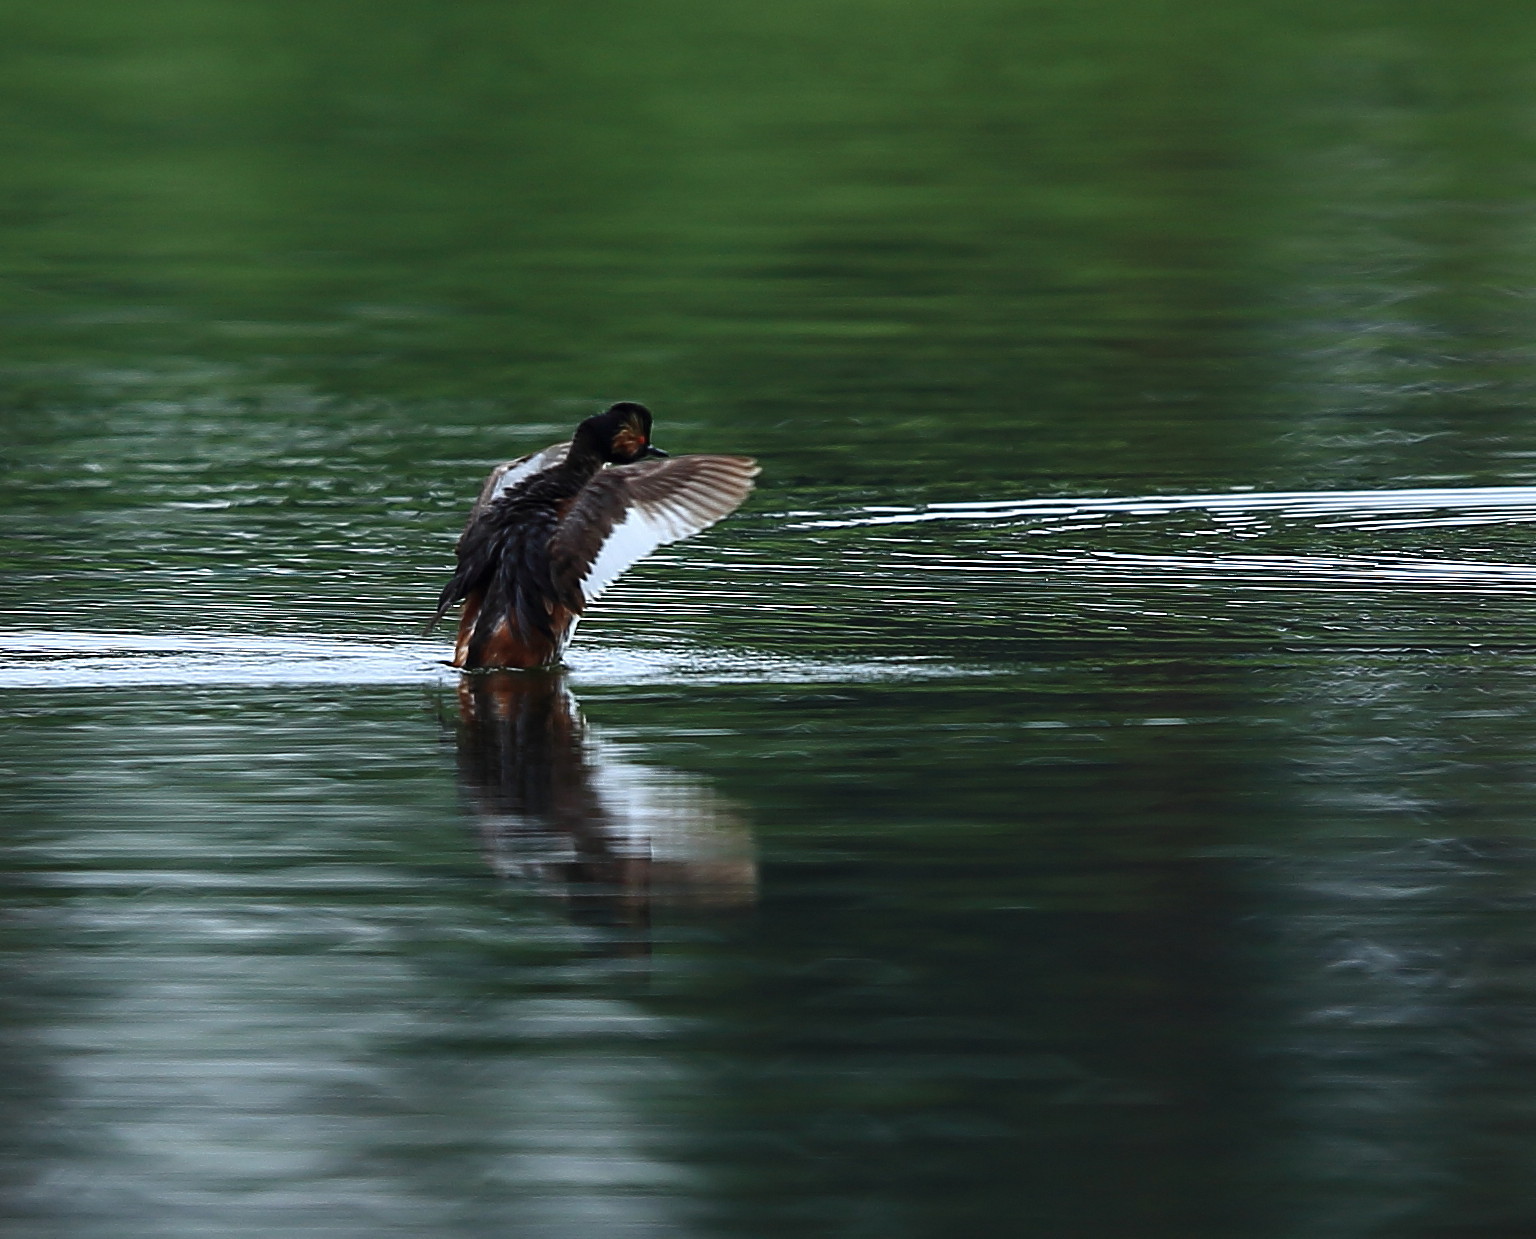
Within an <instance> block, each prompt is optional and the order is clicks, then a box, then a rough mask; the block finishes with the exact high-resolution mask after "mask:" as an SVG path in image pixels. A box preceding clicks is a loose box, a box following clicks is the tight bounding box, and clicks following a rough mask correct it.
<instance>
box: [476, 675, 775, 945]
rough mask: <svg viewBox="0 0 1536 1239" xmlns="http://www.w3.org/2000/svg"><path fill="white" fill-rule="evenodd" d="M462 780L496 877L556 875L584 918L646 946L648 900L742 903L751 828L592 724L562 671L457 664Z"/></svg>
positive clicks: (697, 784)
mask: <svg viewBox="0 0 1536 1239" xmlns="http://www.w3.org/2000/svg"><path fill="white" fill-rule="evenodd" d="M458 700H459V725H458V737H457V748H458V756H459V785H460V787H461V788H462V789H463V791H464V794H465V797H466V799H467V801H468V803H469V805H470V808H471V811H472V812H473V814H474V817H475V821H476V825H477V827H478V830H479V835H480V839H481V844H482V846H483V847H484V849H485V853H486V857H487V859H488V860H489V861H490V864H491V867H492V868H493V869H494V870H495V872H496V873H497V874H498V875H499V876H501V877H504V878H511V877H517V878H532V879H536V880H539V881H543V882H549V883H560V884H562V885H563V886H564V887H565V889H566V891H567V892H568V897H569V899H570V902H571V906H572V908H573V910H574V911H575V912H576V913H577V914H578V915H579V916H580V917H581V918H582V919H583V920H596V921H597V922H598V923H599V924H608V925H612V926H615V927H619V928H622V929H627V930H629V931H630V933H631V934H632V935H633V940H634V944H636V945H644V942H645V935H646V932H647V930H648V928H649V925H650V914H651V905H652V902H653V901H660V902H662V903H666V902H669V901H670V902H702V903H704V904H707V905H709V904H713V905H719V906H730V905H734V904H741V903H749V902H750V901H751V899H752V897H753V892H754V888H755V886H756V868H755V864H754V859H753V850H752V841H751V835H750V833H749V831H748V829H747V827H746V826H745V824H744V823H742V822H741V821H740V819H739V818H738V816H737V815H736V813H735V812H734V811H733V810H732V809H731V808H730V806H728V805H727V804H726V803H725V802H724V801H723V800H722V799H721V798H720V797H719V796H717V795H716V794H715V793H714V792H713V791H712V790H711V789H710V788H709V787H708V786H707V785H706V784H705V783H704V782H703V781H702V780H698V779H690V778H687V777H686V776H684V775H681V774H678V773H675V772H671V771H665V770H660V769H657V768H655V767H653V766H647V765H644V764H642V763H640V762H638V761H635V760H631V759H629V758H628V757H627V755H626V754H625V752H624V750H623V749H621V748H619V747H618V746H615V745H612V744H606V743H604V742H603V741H602V740H601V739H599V738H598V737H596V736H594V735H592V734H590V733H589V731H588V729H587V726H586V723H585V720H583V718H582V716H581V711H580V709H579V708H578V707H577V705H576V699H575V697H574V696H572V694H571V690H570V688H569V687H568V686H567V684H566V682H565V675H564V674H563V673H561V672H516V673H514V672H502V673H491V674H476V675H466V676H464V677H463V679H462V680H461V681H460V683H459V688H458Z"/></svg>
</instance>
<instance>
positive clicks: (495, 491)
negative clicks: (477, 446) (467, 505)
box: [475, 443, 571, 512]
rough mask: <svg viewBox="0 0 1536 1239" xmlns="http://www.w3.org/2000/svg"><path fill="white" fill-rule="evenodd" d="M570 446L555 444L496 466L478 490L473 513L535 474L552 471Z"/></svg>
mask: <svg viewBox="0 0 1536 1239" xmlns="http://www.w3.org/2000/svg"><path fill="white" fill-rule="evenodd" d="M570 446H571V445H570V444H569V443H555V444H552V445H551V446H549V447H546V448H543V449H541V450H540V451H537V452H530V453H529V454H528V455H527V456H519V457H518V458H517V459H516V460H509V461H507V463H506V464H504V465H497V466H496V467H495V468H494V469H492V470H491V473H490V476H489V477H488V478H486V479H485V485H484V486H483V487H481V489H480V498H479V499H477V500H475V511H477V512H478V511H479V510H480V509H481V508H483V507H485V506H486V505H487V504H491V503H494V502H495V501H496V500H498V499H500V498H501V497H502V496H503V495H505V494H506V493H507V492H508V491H509V490H511V489H512V488H513V487H514V486H519V485H521V484H522V483H523V482H526V481H527V480H528V479H529V478H531V477H533V476H534V475H535V474H537V473H543V472H544V470H546V469H553V468H554V467H555V466H556V465H558V464H559V463H560V462H561V461H562V460H564V459H565V453H566V451H567V450H569V448H570Z"/></svg>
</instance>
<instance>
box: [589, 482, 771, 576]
mask: <svg viewBox="0 0 1536 1239" xmlns="http://www.w3.org/2000/svg"><path fill="white" fill-rule="evenodd" d="M630 467H631V468H634V466H630ZM685 469H686V470H688V472H687V473H686V474H685V473H684V472H683V470H685ZM757 471H758V470H757V465H756V463H755V462H753V461H749V460H743V459H741V458H740V457H729V456H715V457H707V456H682V457H677V458H675V459H674V460H671V461H667V462H666V463H665V464H663V465H660V466H653V467H652V469H651V471H649V473H648V475H641V474H638V473H637V474H635V475H634V479H635V480H634V482H633V483H632V486H631V492H632V493H631V497H630V502H629V504H628V506H627V509H626V511H625V514H624V519H623V520H621V521H619V522H617V523H616V524H615V525H614V526H613V528H612V529H611V530H610V531H609V533H608V536H607V537H606V538H604V539H603V541H602V544H601V545H600V546H599V547H598V549H597V554H596V555H595V556H594V557H593V559H592V566H591V567H590V568H588V569H587V572H586V574H585V575H584V576H583V577H582V579H581V595H582V598H583V600H584V601H586V602H589V603H590V602H592V601H593V600H594V599H595V598H597V597H598V596H599V595H600V594H602V592H603V591H604V590H606V589H607V588H608V587H609V586H610V585H612V584H613V583H614V582H615V581H616V580H618V578H619V577H620V576H621V575H622V574H623V573H624V571H625V570H626V569H628V568H629V567H631V566H632V565H633V564H635V563H637V562H639V561H640V560H642V559H644V558H645V557H646V556H647V555H649V554H650V553H651V552H652V551H654V550H655V549H656V548H657V547H661V546H666V545H667V544H668V543H670V542H680V541H682V539H684V538H690V537H692V536H693V535H694V534H696V533H698V532H700V531H701V530H704V529H708V528H709V527H710V526H711V525H713V524H714V523H715V522H716V521H718V520H720V519H721V518H722V517H725V516H729V515H730V514H731V513H732V512H734V511H735V510H736V509H737V508H738V507H740V506H741V502H742V500H744V499H745V498H746V497H747V495H748V493H750V491H751V490H752V478H753V476H754V475H755V474H756V473H757ZM674 478H675V479H676V481H673V480H672V479H674ZM669 483H670V484H669Z"/></svg>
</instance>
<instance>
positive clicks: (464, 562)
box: [421, 442, 571, 637]
mask: <svg viewBox="0 0 1536 1239" xmlns="http://www.w3.org/2000/svg"><path fill="white" fill-rule="evenodd" d="M570 446H571V445H570V444H569V443H568V442H567V443H556V444H554V445H552V446H550V447H546V448H543V449H541V450H540V451H537V452H530V453H528V455H526V456H519V457H518V458H517V459H516V460H509V461H507V462H505V463H504V464H500V465H497V466H496V467H495V468H494V469H492V470H491V472H490V474H489V475H488V476H487V477H486V479H485V485H483V486H482V487H481V488H480V497H479V498H478V499H476V500H475V506H474V507H472V508H470V510H469V519H468V520H467V521H465V522H464V532H463V533H461V534H460V535H459V541H458V545H457V546H456V547H455V548H454V549H455V552H456V554H457V557H458V565H457V567H456V568H455V570H454V574H453V576H452V577H451V578H450V579H449V581H448V584H446V585H445V586H443V592H442V593H440V594H439V595H438V596H437V610H436V611H435V612H433V614H432V618H431V619H430V620H428V621H427V626H426V628H425V629H423V630H422V634H421V635H422V636H424V637H425V636H430V635H431V633H432V630H433V629H434V628H436V627H437V625H438V622H439V621H440V620H441V619H442V618H443V616H444V615H446V614H448V608H449V607H451V606H452V605H453V604H454V603H456V602H458V601H459V600H460V599H462V598H465V597H467V596H468V595H469V593H470V591H471V590H473V589H475V588H476V587H477V586H478V587H481V588H483V587H484V585H485V583H486V580H487V578H488V577H489V576H490V575H491V574H492V572H493V571H494V570H495V567H496V561H495V551H496V546H495V543H494V540H493V539H492V537H491V530H490V524H489V522H488V521H487V520H486V515H487V513H489V511H490V508H491V505H492V504H493V503H495V502H496V500H498V499H500V498H501V497H502V496H503V495H505V494H507V493H508V492H509V491H511V490H514V489H515V488H516V487H518V486H521V485H522V484H523V483H524V482H526V481H528V480H529V479H530V478H534V477H537V476H538V475H539V474H541V473H543V472H545V471H546V470H548V469H553V468H554V467H555V466H556V465H558V464H559V463H560V462H561V461H562V460H564V459H565V453H566V451H567V450H568V449H569V448H570Z"/></svg>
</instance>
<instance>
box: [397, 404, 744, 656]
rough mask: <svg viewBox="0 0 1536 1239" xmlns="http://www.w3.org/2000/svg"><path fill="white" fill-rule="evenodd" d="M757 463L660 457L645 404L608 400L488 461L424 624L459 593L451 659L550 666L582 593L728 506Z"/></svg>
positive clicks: (601, 586)
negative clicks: (557, 435)
mask: <svg viewBox="0 0 1536 1239" xmlns="http://www.w3.org/2000/svg"><path fill="white" fill-rule="evenodd" d="M757 472H758V467H757V462H756V461H754V460H750V459H748V458H747V457H745V456H675V457H674V456H668V455H667V453H666V452H663V451H662V450H661V449H660V448H659V447H656V446H654V445H653V444H652V443H651V411H650V410H649V409H647V408H646V407H645V406H644V405H642V404H634V403H632V402H630V401H622V402H620V403H619V404H615V405H613V406H612V407H610V408H609V409H607V410H605V411H604V412H602V413H598V414H595V415H594V416H592V417H589V418H587V419H586V420H585V421H584V422H582V423H581V425H579V426H577V427H576V433H575V434H574V435H573V436H572V438H571V441H570V442H569V443H556V444H554V445H553V446H552V447H546V448H545V449H544V450H543V451H539V452H533V453H531V454H530V455H527V456H524V457H522V458H521V459H518V460H511V461H508V462H507V463H506V464H503V465H497V466H496V468H495V469H493V470H491V474H490V476H489V477H488V478H486V480H485V485H484V487H483V488H482V489H481V491H480V497H479V499H477V500H476V501H475V506H474V507H473V508H471V509H470V513H469V521H468V523H466V524H465V526H464V532H463V533H462V534H461V535H460V536H459V542H458V547H457V548H456V549H457V555H458V567H457V569H456V570H455V572H454V574H453V578H452V579H451V580H450V581H449V582H448V584H447V585H445V586H443V592H442V593H441V594H440V595H439V597H438V600H437V613H436V614H435V615H433V617H432V620H431V622H430V623H429V624H428V625H427V631H428V632H429V633H430V632H431V631H432V629H433V628H435V627H436V626H437V623H438V621H439V620H441V619H442V618H443V616H444V615H446V614H447V613H448V609H449V608H450V607H452V606H453V604H454V603H456V602H462V603H463V604H464V607H463V610H462V612H461V613H460V616H459V635H458V640H457V641H456V642H455V644H454V649H453V662H452V665H453V666H455V667H462V668H464V669H465V670H480V669H491V668H500V667H516V668H532V667H551V666H554V665H555V664H557V663H558V662H559V661H560V657H561V655H562V654H564V652H565V648H566V646H567V645H569V644H570V641H571V637H572V635H573V634H574V633H575V631H576V625H577V623H578V622H579V621H580V619H581V616H582V613H583V612H584V611H585V610H586V608H587V605H588V604H589V603H590V602H592V601H593V600H594V599H595V598H597V596H598V595H599V594H601V593H602V592H603V591H604V590H605V589H607V588H608V586H610V585H611V584H613V582H614V581H615V580H617V579H618V577H619V575H620V574H621V573H622V572H624V570H625V569H627V568H628V567H630V565H632V564H634V563H635V562H637V561H638V560H640V559H643V558H644V557H645V556H647V555H649V554H650V553H651V552H652V551H654V550H655V549H656V548H657V547H659V546H665V545H666V544H667V543H669V542H677V541H680V540H681V539H683V538H689V537H692V536H693V535H694V534H696V533H698V532H699V531H700V530H702V529H707V528H708V527H709V526H711V525H713V524H714V523H715V522H716V521H718V520H720V519H721V518H722V517H724V516H728V515H730V513H732V512H734V511H735V510H736V509H737V508H738V507H740V506H741V503H742V501H743V500H744V499H746V497H747V495H748V494H749V493H750V492H751V490H752V485H753V483H752V479H753V478H754V477H755V476H756V475H757Z"/></svg>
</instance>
